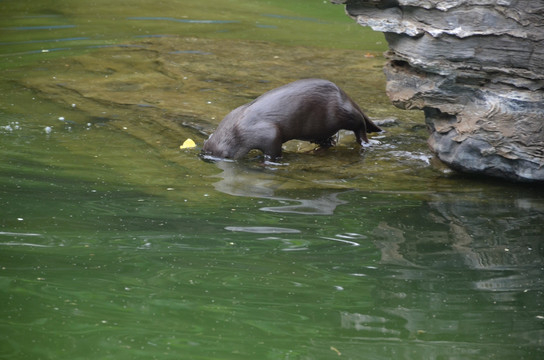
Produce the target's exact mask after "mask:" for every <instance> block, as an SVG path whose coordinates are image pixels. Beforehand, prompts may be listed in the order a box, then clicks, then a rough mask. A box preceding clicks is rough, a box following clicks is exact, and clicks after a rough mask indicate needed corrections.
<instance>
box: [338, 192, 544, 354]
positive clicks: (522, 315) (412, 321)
mask: <svg viewBox="0 0 544 360" xmlns="http://www.w3.org/2000/svg"><path fill="white" fill-rule="evenodd" d="M415 209H417V210H415ZM398 212H399V213H398V214H397V215H398V216H396V220H388V221H382V222H380V223H379V225H378V226H377V227H376V228H375V229H374V231H373V236H374V243H375V245H376V246H377V247H378V248H379V250H380V251H381V259H380V263H381V265H382V269H383V270H384V274H383V275H381V276H383V278H381V279H380V283H379V285H378V286H377V288H376V292H375V294H374V296H375V297H376V299H375V302H376V304H379V305H377V306H378V308H377V309H376V310H377V313H381V314H389V315H388V316H386V317H388V318H389V320H391V321H395V322H397V321H398V322H402V323H404V328H405V329H406V330H407V333H408V336H409V337H411V338H418V339H421V340H438V339H441V338H443V337H444V336H452V335H453V334H456V335H455V336H457V337H459V338H460V341H463V342H466V343H465V345H464V346H468V347H469V348H470V347H471V345H469V344H471V343H479V344H488V345H491V344H493V343H496V342H497V341H505V339H508V340H506V341H507V343H509V344H515V343H519V344H523V345H529V346H542V345H543V340H542V339H544V330H543V328H542V323H541V321H538V320H537V318H538V314H540V312H541V309H542V298H543V296H544V283H543V282H542V271H543V269H544V258H543V253H544V251H543V250H544V248H543V244H542V234H544V225H543V223H544V208H543V204H542V203H541V201H540V200H532V199H531V198H530V197H525V198H522V197H520V196H519V194H517V195H516V196H513V197H512V199H508V197H507V196H505V198H504V200H502V201H501V200H496V199H495V200H494V201H488V200H487V198H486V196H484V194H480V195H479V194H468V195H462V194H461V195H459V194H449V195H444V194H440V195H435V196H434V197H433V198H431V200H430V201H428V202H427V203H425V204H424V205H423V206H421V207H418V208H410V209H409V210H406V209H403V210H398ZM389 219H395V217H390V218H389ZM368 316H369V315H366V314H354V313H352V314H347V315H346V314H342V315H341V321H342V326H343V327H350V328H353V329H355V330H365V329H366V327H368V326H371V327H374V328H375V329H374V331H381V330H380V329H381V328H379V326H377V325H376V324H373V322H372V321H370V322H369V321H368V319H367V317H368ZM346 324H347V325H346ZM368 324H371V325H368ZM459 334H462V335H459ZM472 347H473V349H474V346H472Z"/></svg>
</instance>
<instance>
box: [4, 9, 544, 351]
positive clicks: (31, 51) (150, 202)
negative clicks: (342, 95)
mask: <svg viewBox="0 0 544 360" xmlns="http://www.w3.org/2000/svg"><path fill="white" fill-rule="evenodd" d="M383 50H385V44H384V41H383V38H382V36H381V35H380V34H374V33H372V32H371V31H370V30H368V29H363V28H361V27H359V26H357V25H356V24H355V23H354V22H353V21H352V20H351V19H349V18H348V17H346V16H345V15H344V12H343V9H342V7H339V6H333V5H330V4H327V3H326V2H323V1H287V0H275V1H250V2H249V1H235V0H232V1H227V0H224V1H182V0H173V1H143V0H140V1H130V2H128V1H109V2H107V1H102V0H100V1H91V2H87V3H85V2H78V1H74V0H71V1H68V0H66V1H58V0H57V1H52V0H51V1H46V0H40V1H36V0H34V1H25V0H19V1H6V0H4V1H2V2H0V95H1V100H0V304H2V305H1V307H0V358H5V359H337V358H339V359H540V358H542V357H544V304H543V301H544V296H543V295H544V293H543V292H544V282H543V267H544V243H543V234H544V225H543V224H544V192H543V191H542V188H541V187H540V188H539V187H531V186H527V185H523V186H520V185H515V184H510V183H502V182H495V181H490V180H487V179H479V178H471V177H466V176H462V175H459V174H456V173H453V172H451V171H449V170H447V169H446V168H444V167H443V166H442V165H441V164H440V163H439V162H438V161H437V160H436V159H434V158H433V157H432V155H431V154H430V152H429V151H428V149H427V146H426V137H427V132H426V129H425V126H424V120H423V117H422V115H421V114H420V113H418V112H406V111H401V110H398V109H396V108H394V107H392V106H391V105H390V104H389V101H388V99H387V97H386V96H385V79H384V77H383V75H382V72H381V67H382V65H383V63H384V61H385V60H384V58H383V57H382V56H381V53H382V51H383ZM306 77H322V78H328V79H330V80H333V81H335V82H336V83H338V84H339V85H340V86H341V87H343V88H344V89H345V90H346V91H347V92H348V93H349V94H350V95H351V96H352V97H353V98H354V99H356V101H357V102H358V103H359V104H360V105H361V106H362V107H363V108H364V109H365V110H366V112H367V113H368V114H369V115H370V116H371V117H373V118H375V119H378V120H383V119H391V118H395V119H396V122H395V123H393V124H391V125H390V126H387V127H385V126H384V128H385V129H386V132H385V133H384V134H380V135H375V136H373V137H372V140H373V144H372V146H370V147H368V148H365V149H360V148H359V147H358V146H357V145H356V144H355V143H354V138H353V136H352V135H350V134H347V133H342V134H341V137H340V141H339V145H338V146H337V147H336V148H334V149H329V150H325V151H323V150H314V149H313V147H312V146H309V145H308V144H305V143H302V142H291V143H288V144H286V151H285V155H284V158H283V160H282V162H281V163H279V164H263V162H262V158H261V157H260V156H259V154H258V153H253V154H251V155H250V156H249V157H248V158H247V159H244V160H242V161H239V162H217V163H213V162H206V161H203V160H202V159H201V158H200V157H199V156H198V155H199V148H196V149H188V150H180V149H179V146H180V145H181V144H182V143H183V141H184V140H185V139H187V138H192V139H194V140H195V141H196V143H197V144H198V145H199V146H201V145H202V142H203V140H204V139H205V138H206V136H207V134H209V133H211V132H212V131H213V129H214V128H215V126H216V125H217V123H218V122H219V121H220V120H221V119H222V117H223V116H224V115H225V114H227V113H228V112H229V111H230V110H231V109H233V108H234V107H236V106H239V105H241V104H243V103H246V102H248V101H250V100H251V99H253V98H255V97H256V96H258V95H259V94H261V93H263V92H265V91H267V90H269V89H271V88H274V87H276V86H279V85H281V84H284V83H286V82H289V81H292V80H295V79H298V78H306Z"/></svg>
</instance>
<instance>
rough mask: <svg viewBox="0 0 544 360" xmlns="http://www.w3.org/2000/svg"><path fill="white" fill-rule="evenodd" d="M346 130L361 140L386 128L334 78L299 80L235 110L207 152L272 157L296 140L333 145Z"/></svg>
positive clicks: (208, 144) (223, 155) (208, 142)
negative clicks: (254, 153) (256, 152)
mask: <svg viewBox="0 0 544 360" xmlns="http://www.w3.org/2000/svg"><path fill="white" fill-rule="evenodd" d="M340 129H345V130H352V131H353V132H354V133H355V137H356V138H357V142H358V143H360V144H362V143H363V141H364V142H368V138H367V136H366V134H367V133H371V132H380V131H382V130H381V129H380V128H379V127H378V126H376V125H375V124H374V123H373V122H372V121H370V119H369V118H368V117H367V116H366V115H365V114H364V113H363V112H362V111H361V109H360V108H359V106H358V105H357V104H356V103H355V102H354V101H353V100H351V99H350V97H349V96H348V95H347V94H346V93H345V92H344V91H343V90H342V89H340V88H339V87H338V86H337V85H335V84H334V83H332V82H330V81H327V80H321V79H305V80H298V81H295V82H292V83H289V84H287V85H284V86H281V87H278V88H276V89H273V90H271V91H269V92H267V93H264V94H263V95H261V96H259V97H258V98H257V99H255V100H253V101H252V102H250V103H248V104H245V105H242V106H240V107H238V108H236V109H234V110H233V111H231V112H230V113H229V114H228V115H227V116H225V118H224V119H223V120H222V121H221V123H220V124H219V126H218V127H217V130H216V131H215V132H214V133H213V134H212V135H210V137H209V138H208V140H206V141H205V142H204V146H203V148H202V151H203V153H204V154H207V155H211V156H215V157H220V158H230V159H239V158H241V157H243V156H244V155H246V154H247V153H248V152H249V151H250V150H252V149H259V150H261V151H262V152H263V153H264V154H265V156H266V157H267V158H269V159H272V160H274V159H276V158H278V157H281V146H282V144H283V143H284V142H286V141H288V140H292V139H298V140H305V141H311V142H313V143H316V144H319V145H321V146H325V147H329V146H332V145H334V144H335V141H334V139H333V138H332V136H333V135H334V134H336V133H337V132H338V130H340Z"/></svg>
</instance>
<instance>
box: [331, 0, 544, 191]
mask: <svg viewBox="0 0 544 360" xmlns="http://www.w3.org/2000/svg"><path fill="white" fill-rule="evenodd" d="M331 2H333V3H336V4H345V5H346V12H347V14H348V15H349V16H351V17H353V18H354V19H355V20H356V21H357V23H359V24H361V25H363V26H370V27H372V29H374V30H376V31H381V32H384V33H385V36H386V39H387V41H388V43H389V48H390V50H389V51H388V52H387V53H386V56H387V57H388V59H389V61H388V63H387V64H386V66H385V74H386V77H387V94H388V96H389V97H390V99H391V100H392V101H393V103H394V104H395V105H396V106H398V107H400V108H404V109H422V110H424V112H425V118H426V122H427V125H428V128H429V130H430V132H431V135H430V138H429V145H430V147H431V149H432V150H433V151H434V152H435V153H436V154H437V156H438V157H439V158H440V159H441V160H442V161H443V162H445V163H446V164H448V165H449V166H450V167H452V168H454V169H457V170H460V171H465V172H472V173H479V174H486V175H491V176H496V177H502V178H506V179H510V180H516V181H534V182H544V3H543V2H541V1H534V0H472V1H469V0H442V1H440V0H419V1H418V0H331Z"/></svg>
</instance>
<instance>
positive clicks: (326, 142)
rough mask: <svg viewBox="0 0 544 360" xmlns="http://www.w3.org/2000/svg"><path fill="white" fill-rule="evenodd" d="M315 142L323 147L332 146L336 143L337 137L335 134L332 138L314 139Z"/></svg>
mask: <svg viewBox="0 0 544 360" xmlns="http://www.w3.org/2000/svg"><path fill="white" fill-rule="evenodd" d="M312 142H313V143H314V144H317V145H319V146H320V147H322V148H330V147H333V146H335V145H336V138H335V136H331V137H330V138H327V139H323V140H314V141H312Z"/></svg>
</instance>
